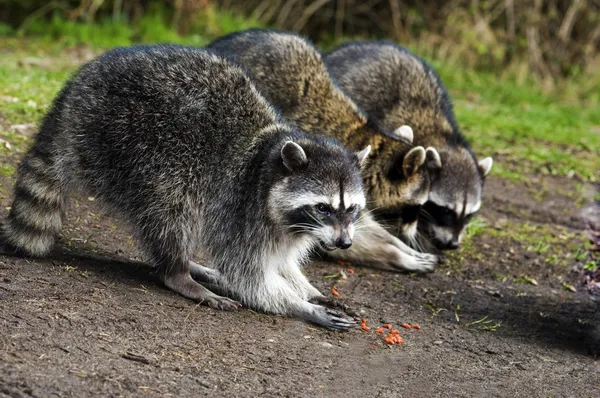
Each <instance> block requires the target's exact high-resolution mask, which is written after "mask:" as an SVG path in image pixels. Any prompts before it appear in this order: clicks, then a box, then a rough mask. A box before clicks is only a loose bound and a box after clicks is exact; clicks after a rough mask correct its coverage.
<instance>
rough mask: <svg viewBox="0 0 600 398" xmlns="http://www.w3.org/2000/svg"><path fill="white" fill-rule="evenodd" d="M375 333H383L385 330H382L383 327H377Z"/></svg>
mask: <svg viewBox="0 0 600 398" xmlns="http://www.w3.org/2000/svg"><path fill="white" fill-rule="evenodd" d="M375 333H377V334H384V333H385V332H384V331H383V328H377V329H375Z"/></svg>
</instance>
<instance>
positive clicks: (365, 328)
mask: <svg viewBox="0 0 600 398" xmlns="http://www.w3.org/2000/svg"><path fill="white" fill-rule="evenodd" d="M360 328H361V329H362V330H364V331H365V332H368V331H369V330H371V328H370V327H368V326H367V320H366V319H363V320H362V322H361V323H360Z"/></svg>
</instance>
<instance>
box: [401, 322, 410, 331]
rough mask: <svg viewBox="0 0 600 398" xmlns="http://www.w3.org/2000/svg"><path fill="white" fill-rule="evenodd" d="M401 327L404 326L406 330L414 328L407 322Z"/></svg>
mask: <svg viewBox="0 0 600 398" xmlns="http://www.w3.org/2000/svg"><path fill="white" fill-rule="evenodd" d="M400 326H402V327H403V328H405V329H412V326H410V325H409V324H408V323H406V322H404V323H403V324H402V325H400Z"/></svg>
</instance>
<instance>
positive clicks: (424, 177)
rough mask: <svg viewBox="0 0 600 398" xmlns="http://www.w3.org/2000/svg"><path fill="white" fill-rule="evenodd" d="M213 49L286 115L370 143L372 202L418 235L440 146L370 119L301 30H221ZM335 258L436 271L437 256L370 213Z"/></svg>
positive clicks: (348, 140)
mask: <svg viewBox="0 0 600 398" xmlns="http://www.w3.org/2000/svg"><path fill="white" fill-rule="evenodd" d="M207 49H209V50H210V51H213V52H215V53H217V54H218V55H220V56H223V57H225V58H227V59H228V60H230V61H232V62H234V63H236V64H238V65H239V66H241V67H242V68H243V69H244V70H245V71H246V73H247V74H248V76H249V77H250V78H251V79H252V80H253V82H254V84H255V85H256V87H257V88H258V89H259V90H260V91H261V93H262V94H263V95H265V97H266V98H267V99H268V100H269V101H271V102H272V103H273V104H274V105H275V106H276V107H278V108H279V109H280V110H281V112H282V115H283V116H284V117H285V118H286V120H288V121H290V122H292V123H294V124H295V125H297V126H298V127H300V128H301V129H303V130H306V131H309V132H311V133H317V134H320V135H326V136H330V137H335V138H338V139H339V140H341V141H342V142H343V143H344V144H345V145H346V146H347V147H349V148H352V149H356V150H358V149H359V148H363V147H365V146H367V145H370V146H371V148H372V151H371V155H370V157H369V162H368V163H367V165H365V167H364V169H363V173H362V174H363V177H364V180H365V184H366V189H367V194H368V195H367V196H368V198H369V208H370V209H371V210H373V213H374V214H375V215H377V216H379V217H384V218H389V219H392V220H393V221H394V226H395V227H397V228H398V229H399V232H400V233H401V234H405V235H407V236H412V235H414V232H415V231H416V223H417V216H418V210H419V208H420V206H421V205H422V204H423V203H425V202H426V201H427V199H428V197H429V185H430V177H429V175H430V173H431V172H434V173H435V172H437V170H438V169H439V167H441V163H440V161H439V156H438V153H437V151H436V150H435V149H433V148H427V149H425V148H423V147H421V146H416V147H414V146H413V145H411V144H410V140H411V139H412V132H411V131H410V128H408V129H406V128H404V129H400V130H398V131H399V132H400V136H401V137H400V139H399V138H398V136H397V135H394V134H393V132H386V131H384V130H381V129H380V128H379V126H377V125H375V124H373V123H371V122H370V121H368V120H367V118H366V117H365V115H364V114H363V112H362V111H361V110H360V109H359V108H358V107H357V106H356V104H355V103H354V102H353V101H352V100H351V99H350V98H349V97H348V96H347V95H346V94H344V92H343V91H341V90H340V89H339V88H338V87H337V86H336V85H335V83H334V82H333V80H332V79H331V77H330V75H329V73H328V71H327V68H326V66H325V64H324V62H323V60H322V58H321V55H320V53H319V51H318V50H316V49H315V47H314V46H313V45H312V44H310V43H309V42H308V41H307V40H305V39H303V38H301V37H299V36H297V35H295V34H291V33H287V32H280V31H272V30H258V29H252V30H248V31H243V32H238V33H234V34H232V35H229V36H225V37H222V38H220V39H218V40H216V41H215V42H213V43H211V44H210V45H209V46H208V47H207ZM403 138H404V139H403ZM332 257H335V258H338V259H343V260H348V261H353V262H358V263H383V264H386V265H391V266H394V267H396V268H403V269H408V270H412V271H425V270H431V269H433V267H434V265H435V264H436V262H437V257H435V256H432V255H429V254H422V253H418V252H416V251H414V250H412V249H411V248H410V247H408V246H406V245H405V244H404V243H403V242H402V241H400V240H399V239H397V238H396V237H394V236H393V235H391V234H390V233H388V232H387V231H386V230H385V229H384V228H383V227H382V226H381V225H379V224H378V223H376V222H375V221H374V220H372V219H371V216H370V214H368V215H366V216H364V217H362V218H361V228H360V232H359V233H358V234H357V236H356V239H355V243H354V245H353V246H352V248H350V249H349V250H347V251H345V252H334V253H332Z"/></svg>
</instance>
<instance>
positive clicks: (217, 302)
mask: <svg viewBox="0 0 600 398" xmlns="http://www.w3.org/2000/svg"><path fill="white" fill-rule="evenodd" d="M206 304H208V306H209V307H210V308H213V309H215V310H220V311H235V310H237V309H239V308H241V307H242V304H241V303H239V302H237V301H235V300H232V299H230V298H227V297H221V296H215V297H211V298H209V299H207V300H206Z"/></svg>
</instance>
